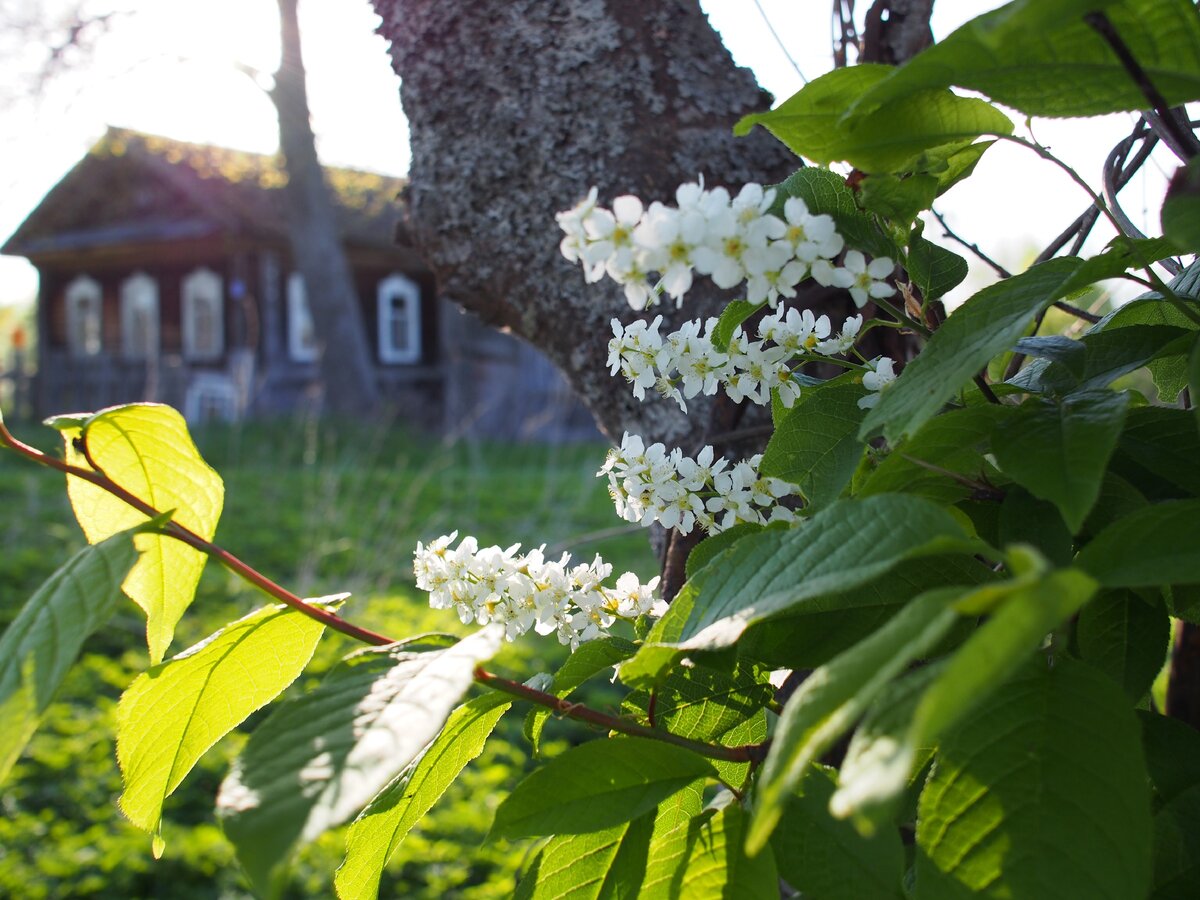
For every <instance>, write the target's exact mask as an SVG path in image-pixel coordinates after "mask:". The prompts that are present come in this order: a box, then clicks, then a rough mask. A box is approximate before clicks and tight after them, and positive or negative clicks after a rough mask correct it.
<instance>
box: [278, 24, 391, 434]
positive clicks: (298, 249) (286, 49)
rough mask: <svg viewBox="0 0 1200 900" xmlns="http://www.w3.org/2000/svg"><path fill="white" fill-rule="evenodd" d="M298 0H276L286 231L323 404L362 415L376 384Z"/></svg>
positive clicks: (375, 396)
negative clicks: (312, 106)
mask: <svg viewBox="0 0 1200 900" xmlns="http://www.w3.org/2000/svg"><path fill="white" fill-rule="evenodd" d="M297 3H298V0H279V18H280V29H281V39H282V55H281V59H280V63H279V71H278V72H276V73H275V85H274V87H273V88H272V90H271V92H270V94H271V101H272V102H273V103H274V104H275V110H276V112H277V114H278V116H279V146H280V149H281V150H282V151H283V157H284V164H285V167H286V170H287V176H288V183H287V187H286V189H285V194H286V196H287V203H288V209H289V213H290V216H289V219H288V237H289V240H290V243H291V249H292V258H293V260H294V261H295V265H296V267H297V268H298V269H299V271H300V273H301V274H302V275H303V276H304V284H305V293H306V295H307V298H308V305H309V309H310V310H311V312H312V317H313V325H314V329H315V331H316V334H317V336H318V337H317V340H318V345H319V347H320V373H321V381H322V387H323V391H324V398H323V399H324V406H325V409H326V410H329V411H331V412H335V413H337V414H339V415H364V414H369V413H371V412H373V411H375V410H376V409H377V407H378V405H379V389H378V386H377V385H376V382H375V375H374V369H373V366H372V363H371V355H370V350H369V347H368V344H367V337H366V331H365V329H364V327H363V323H362V313H361V311H360V310H359V303H358V297H357V294H356V293H355V288H354V280H353V277H352V276H351V273H350V265H349V263H348V262H347V260H346V253H345V250H344V249H343V248H342V244H341V239H340V237H339V234H338V226H337V219H336V217H335V214H334V210H333V204H332V202H331V200H330V197H329V188H328V186H327V185H326V184H325V176H324V170H323V169H322V168H321V163H320V160H319V159H318V157H317V149H316V140H315V138H314V136H313V131H312V124H311V123H310V121H309V113H308V91H307V88H306V86H305V74H304V59H303V56H302V54H301V51H300V27H299V23H298V21H297V17H296V7H297Z"/></svg>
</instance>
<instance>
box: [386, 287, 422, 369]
mask: <svg viewBox="0 0 1200 900" xmlns="http://www.w3.org/2000/svg"><path fill="white" fill-rule="evenodd" d="M378 303H379V359H380V361H381V362H385V363H415V362H417V361H418V360H419V359H420V358H421V289H420V288H419V287H417V284H416V282H414V281H412V280H411V279H408V278H405V277H404V276H403V275H389V276H388V277H387V278H385V279H384V280H383V281H381V282H379V294H378Z"/></svg>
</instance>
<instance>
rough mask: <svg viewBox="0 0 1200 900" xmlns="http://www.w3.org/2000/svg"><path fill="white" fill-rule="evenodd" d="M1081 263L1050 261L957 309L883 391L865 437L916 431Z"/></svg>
mask: <svg viewBox="0 0 1200 900" xmlns="http://www.w3.org/2000/svg"><path fill="white" fill-rule="evenodd" d="M1081 264H1082V263H1081V262H1080V260H1078V259H1074V258H1064V259H1052V260H1049V261H1048V262H1045V263H1042V264H1041V265H1038V266H1034V267H1033V268H1032V269H1030V270H1029V271H1027V272H1023V273H1022V274H1020V275H1014V276H1013V277H1012V278H1009V279H1007V280H1005V281H1001V282H1000V283H999V284H994V285H992V286H991V287H988V288H984V289H983V290H982V291H980V292H979V293H978V294H976V295H975V296H973V297H972V298H971V299H969V300H968V301H967V302H966V303H964V304H963V305H962V306H960V307H959V308H958V309H956V310H955V311H954V313H953V314H952V315H950V316H949V317H948V318H947V319H946V321H945V323H944V324H943V325H942V327H941V328H939V329H938V330H937V331H935V332H934V334H933V336H932V337H931V338H930V339H929V343H928V344H927V345H926V346H925V349H924V350H923V351H921V353H920V354H919V355H918V356H917V357H916V359H914V360H913V361H912V362H910V363H909V364H908V365H907V366H906V367H905V369H904V371H903V372H902V373H901V374H900V377H899V378H898V379H897V380H896V383H895V384H893V385H892V387H891V388H890V389H889V390H887V391H886V392H885V393H883V394H882V395H881V397H880V399H879V405H878V406H876V407H875V408H874V409H872V410H871V411H870V413H869V414H868V415H867V417H866V420H865V421H864V422H863V425H862V428H861V429H860V431H859V434H860V436H862V437H863V438H866V437H869V436H870V435H872V434H874V433H875V432H876V431H877V430H879V429H880V428H882V429H883V432H884V435H885V436H886V437H887V439H888V441H890V442H895V441H897V440H899V439H900V438H901V437H903V436H904V435H906V434H913V433H915V432H916V430H917V429H918V428H920V427H921V426H922V425H923V424H924V423H925V422H926V421H927V420H928V419H929V418H930V417H932V416H933V415H934V414H936V413H937V412H938V410H939V409H941V408H942V406H943V405H944V404H945V403H946V401H947V400H949V399H950V398H951V397H953V396H954V395H955V394H956V393H958V391H959V390H961V389H962V387H963V385H964V384H966V383H967V382H968V381H970V380H971V377H972V376H973V375H974V374H975V373H977V372H979V371H980V370H982V369H983V368H984V366H986V365H987V364H988V362H989V361H990V360H991V358H992V357H993V356H995V355H996V354H997V353H1001V352H1003V351H1005V350H1008V349H1011V347H1012V346H1013V344H1015V343H1016V341H1017V339H1018V338H1020V337H1021V336H1022V335H1023V334H1024V333H1025V331H1026V329H1027V328H1028V327H1029V324H1030V323H1031V322H1032V321H1033V318H1034V316H1036V315H1037V314H1038V313H1039V312H1041V311H1042V310H1043V309H1045V308H1046V307H1047V306H1048V305H1050V303H1052V302H1053V301H1054V300H1056V299H1058V297H1060V296H1062V295H1061V293H1060V291H1061V288H1062V286H1063V284H1064V283H1065V282H1066V281H1068V280H1069V279H1070V278H1071V276H1072V275H1073V274H1074V272H1075V271H1076V270H1077V269H1078V268H1079V266H1080V265H1081Z"/></svg>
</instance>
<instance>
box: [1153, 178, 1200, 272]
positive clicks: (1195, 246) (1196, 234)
mask: <svg viewBox="0 0 1200 900" xmlns="http://www.w3.org/2000/svg"><path fill="white" fill-rule="evenodd" d="M1162 230H1163V234H1164V235H1165V236H1166V237H1167V238H1169V239H1170V241H1171V243H1172V244H1174V245H1175V246H1176V247H1178V248H1179V249H1180V250H1182V251H1184V252H1185V253H1196V252H1200V164H1198V163H1197V162H1196V160H1192V161H1191V162H1190V163H1188V164H1187V165H1183V166H1180V167H1179V168H1178V169H1176V170H1175V175H1174V176H1172V178H1171V183H1170V185H1169V186H1168V187H1167V196H1166V198H1165V199H1164V200H1163V205H1162Z"/></svg>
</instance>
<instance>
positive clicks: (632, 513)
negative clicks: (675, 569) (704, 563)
mask: <svg viewBox="0 0 1200 900" xmlns="http://www.w3.org/2000/svg"><path fill="white" fill-rule="evenodd" d="M761 461H762V455H761V454H760V455H757V456H753V457H751V458H750V459H747V460H743V461H741V462H739V463H737V464H735V465H732V466H731V465H730V464H729V461H728V460H726V459H725V458H724V457H722V458H720V459H718V460H716V461H715V462H714V461H713V449H712V447H705V448H704V449H703V450H701V451H700V453H699V454H697V455H696V458H695V459H692V458H691V457H690V456H684V455H683V451H682V450H679V449H678V448H676V449H674V450H672V451H670V452H669V453H668V452H667V450H666V448H665V447H664V446H663V445H662V444H651V445H650V446H649V447H646V446H645V445H644V443H643V442H642V439H641V438H640V437H638V436H637V435H636V434H632V435H631V434H628V433H627V434H626V435H625V436H624V437H623V438H622V439H621V446H620V447H618V448H616V449H613V450H610V451H609V452H608V458H607V459H606V460H605V461H604V466H603V467H602V468H601V469H600V471H599V472H597V473H596V474H597V475H607V476H608V488H609V493H610V494H611V495H612V498H613V503H614V504H616V508H617V514H618V515H619V516H620V517H621V518H622V519H625V521H627V522H638V523H640V524H642V525H650V524H652V523H654V522H658V523H659V524H661V525H662V526H663V527H665V528H675V529H678V530H679V532H680V533H681V534H688V533H690V532H691V530H692V529H693V528H695V527H696V526H699V527H700V528H703V529H704V530H705V531H707V532H709V533H710V534H716V533H717V532H719V531H724V530H725V529H727V528H731V527H732V526H734V525H736V524H737V523H738V522H754V523H757V524H759V525H765V524H767V523H768V522H775V521H781V520H782V521H792V520H794V519H795V514H794V513H793V512H792V511H791V510H790V509H788V508H786V507H784V506H781V505H780V504H779V503H777V501H778V500H779V498H780V497H784V496H786V495H788V494H792V493H794V492H795V486H794V485H791V484H788V483H787V482H786V481H781V480H780V479H778V478H764V477H763V476H762V475H760V474H759V472H758V466H759V463H760V462H761Z"/></svg>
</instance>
